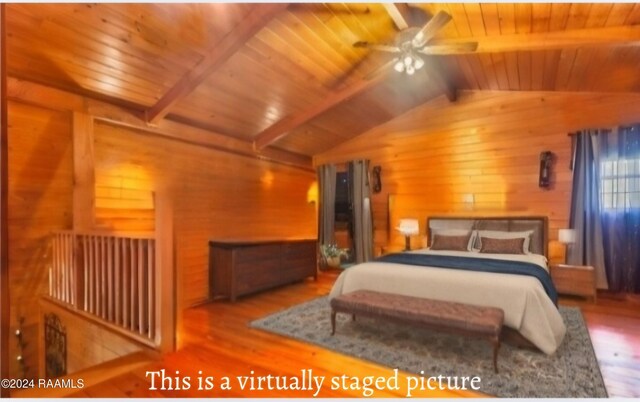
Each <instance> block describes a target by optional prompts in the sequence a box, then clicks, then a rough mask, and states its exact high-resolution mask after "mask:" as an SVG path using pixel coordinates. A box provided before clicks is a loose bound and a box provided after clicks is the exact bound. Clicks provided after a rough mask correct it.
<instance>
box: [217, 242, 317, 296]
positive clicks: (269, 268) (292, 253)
mask: <svg viewBox="0 0 640 402" xmlns="http://www.w3.org/2000/svg"><path fill="white" fill-rule="evenodd" d="M309 276H313V277H314V278H315V279H316V280H317V279H318V267H317V242H316V240H315V239H313V240H260V241H257V240H256V241H252V240H222V241H210V242H209V295H210V297H211V299H216V298H220V297H228V298H230V299H231V301H235V300H236V298H237V297H238V296H242V295H246V294H249V293H254V292H258V291H260V290H265V289H270V288H273V287H276V286H280V285H285V284H288V283H292V282H296V281H300V280H302V279H304V278H307V277H309Z"/></svg>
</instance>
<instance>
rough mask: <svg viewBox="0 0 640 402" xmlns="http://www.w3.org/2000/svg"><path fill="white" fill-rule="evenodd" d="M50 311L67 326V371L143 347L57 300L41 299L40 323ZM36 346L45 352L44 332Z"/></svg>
mask: <svg viewBox="0 0 640 402" xmlns="http://www.w3.org/2000/svg"><path fill="white" fill-rule="evenodd" d="M49 313H53V314H55V315H57V316H58V318H60V321H61V322H62V325H63V326H64V327H65V328H66V330H67V374H73V373H77V372H78V371H80V370H84V369H87V368H89V367H92V366H95V365H98V364H100V363H104V362H107V361H109V360H113V359H116V358H118V357H121V356H126V355H128V354H130V353H134V352H137V351H141V350H145V348H144V347H142V346H140V345H138V344H136V343H135V342H133V341H132V340H131V339H129V338H127V337H124V336H122V335H118V334H116V333H114V332H112V331H107V330H105V329H104V328H103V327H101V326H100V325H97V324H95V323H93V322H91V321H87V320H85V319H83V318H80V317H79V316H77V315H76V314H73V313H70V312H69V311H68V310H66V309H64V308H61V307H60V306H58V305H57V304H56V303H52V302H50V301H48V300H46V299H43V300H42V301H41V302H40V320H41V321H40V322H41V323H44V316H45V315H46V314H49ZM41 325H42V324H41ZM38 348H40V350H41V351H42V352H44V333H42V332H41V334H40V338H39V339H38ZM42 352H41V353H42ZM42 363H44V362H41V364H40V366H39V367H38V371H39V373H40V374H39V375H38V377H39V378H45V375H44V373H45V370H44V364H42Z"/></svg>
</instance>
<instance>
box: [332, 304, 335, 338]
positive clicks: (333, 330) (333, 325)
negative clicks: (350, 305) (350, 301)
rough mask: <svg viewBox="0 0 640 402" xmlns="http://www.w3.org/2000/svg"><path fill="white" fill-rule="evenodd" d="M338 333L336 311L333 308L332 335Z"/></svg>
mask: <svg viewBox="0 0 640 402" xmlns="http://www.w3.org/2000/svg"><path fill="white" fill-rule="evenodd" d="M335 333H336V311H335V310H334V309H331V335H334V334H335Z"/></svg>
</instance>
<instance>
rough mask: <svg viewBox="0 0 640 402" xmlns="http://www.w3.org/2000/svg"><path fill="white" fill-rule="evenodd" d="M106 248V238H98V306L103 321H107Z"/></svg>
mask: <svg viewBox="0 0 640 402" xmlns="http://www.w3.org/2000/svg"><path fill="white" fill-rule="evenodd" d="M106 257H107V247H106V238H105V237H104V236H100V306H101V309H102V314H101V315H100V316H101V317H102V318H104V319H105V320H106V319H107V258H106Z"/></svg>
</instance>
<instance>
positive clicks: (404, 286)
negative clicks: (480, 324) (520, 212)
mask: <svg viewBox="0 0 640 402" xmlns="http://www.w3.org/2000/svg"><path fill="white" fill-rule="evenodd" d="M426 227H427V239H428V246H435V245H436V244H433V245H432V242H433V241H434V239H435V240H436V241H437V242H440V243H441V240H442V239H444V238H446V237H448V236H446V234H449V233H467V232H468V233H470V234H475V237H473V238H472V239H470V240H469V249H467V250H459V251H451V250H433V249H429V248H427V249H420V250H414V251H410V252H405V253H401V254H397V255H396V257H398V258H399V259H396V260H394V259H393V257H392V256H384V257H383V259H385V258H386V257H389V258H391V260H390V261H391V262H390V261H380V260H375V261H371V262H366V263H362V264H358V265H355V266H353V267H351V268H349V269H346V270H345V271H344V272H342V273H341V274H340V276H339V277H338V279H337V280H336V282H335V284H334V286H333V288H332V290H331V292H330V295H329V296H330V298H332V297H336V296H338V295H341V294H344V293H349V292H353V291H356V290H360V289H367V290H374V291H379V292H387V293H396V294H403V295H407V296H416V297H425V298H432V299H438V300H446V301H455V302H460V303H467V304H473V305H479V306H491V307H498V308H501V309H502V310H503V311H504V313H505V320H504V325H505V326H507V327H509V328H512V329H514V330H515V331H517V332H518V333H519V334H520V335H522V337H524V338H525V339H526V340H528V341H529V342H530V343H532V344H533V345H534V346H535V347H537V348H538V349H540V350H541V351H542V352H544V353H546V354H553V353H554V352H555V350H556V349H557V348H558V347H559V346H560V344H561V343H562V339H563V338H564V335H565V332H566V327H565V325H564V322H563V320H562V316H561V315H560V313H559V312H558V309H557V306H556V305H555V303H554V298H553V297H552V295H551V293H552V292H555V289H553V290H550V289H548V284H544V283H543V282H544V281H542V282H541V279H545V278H546V277H548V276H549V275H548V266H547V244H548V241H547V218H546V217H505V218H495V217H491V218H475V217H474V218H461V217H456V218H451V217H432V218H429V219H428V220H427V226H426ZM496 233H497V234H496ZM501 233H502V234H501ZM521 233H527V234H526V235H525V237H528V240H529V241H528V246H527V249H528V250H527V251H526V253H523V254H502V253H491V252H490V251H492V250H491V248H490V246H491V243H490V241H494V240H493V239H487V237H491V236H497V238H501V236H504V237H505V238H516V237H517V236H521ZM480 234H482V236H479V235H480ZM478 237H482V239H481V240H483V241H484V242H485V243H484V246H483V245H482V244H480V245H479V239H478ZM506 243H508V242H506V241H503V242H502V243H498V244H506ZM519 244H520V245H522V244H523V243H519ZM525 245H526V242H525ZM478 247H482V250H483V253H479V252H478V251H477V249H478ZM520 247H522V246H520ZM431 248H436V247H431ZM445 248H446V247H445ZM442 256H444V257H442ZM414 259H415V260H420V261H434V264H436V263H435V261H439V260H440V259H444V260H450V261H453V262H455V263H456V264H454V265H458V262H459V263H460V264H462V265H463V266H465V267H466V268H464V269H460V267H457V269H453V268H445V267H442V266H440V267H433V266H421V265H419V264H414V263H413V262H412V261H413V260H414ZM394 261H396V262H394ZM397 261H401V262H397ZM407 262H408V263H407ZM494 262H495V264H497V265H502V266H513V267H518V266H521V265H522V266H525V265H529V266H531V267H533V268H529V270H530V271H532V272H531V274H528V275H521V274H514V273H506V272H507V271H504V272H503V271H495V270H493V269H489V268H486V267H485V265H486V266H490V265H494ZM469 266H471V267H469ZM532 274H535V275H533V276H532ZM549 283H550V281H549ZM551 286H553V285H551Z"/></svg>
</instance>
